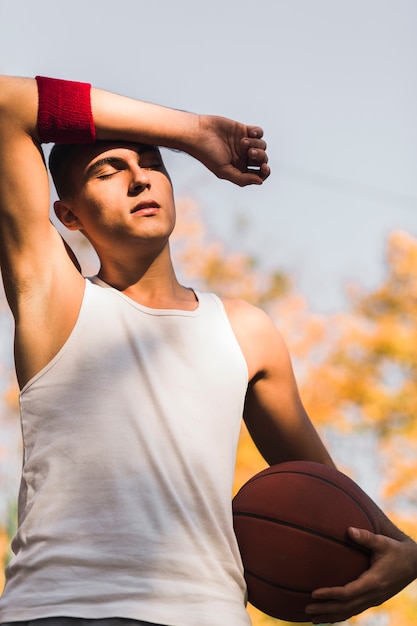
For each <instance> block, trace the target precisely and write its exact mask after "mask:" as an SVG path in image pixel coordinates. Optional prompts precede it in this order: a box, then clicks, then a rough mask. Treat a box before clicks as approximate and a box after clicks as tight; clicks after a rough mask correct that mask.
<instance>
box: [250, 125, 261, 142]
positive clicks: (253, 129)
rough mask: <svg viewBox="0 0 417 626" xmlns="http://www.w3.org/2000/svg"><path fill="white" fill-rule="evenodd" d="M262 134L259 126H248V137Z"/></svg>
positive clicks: (256, 136)
mask: <svg viewBox="0 0 417 626" xmlns="http://www.w3.org/2000/svg"><path fill="white" fill-rule="evenodd" d="M263 136H264V131H263V129H262V128H261V127H260V126H248V137H252V138H258V139H261V137H263Z"/></svg>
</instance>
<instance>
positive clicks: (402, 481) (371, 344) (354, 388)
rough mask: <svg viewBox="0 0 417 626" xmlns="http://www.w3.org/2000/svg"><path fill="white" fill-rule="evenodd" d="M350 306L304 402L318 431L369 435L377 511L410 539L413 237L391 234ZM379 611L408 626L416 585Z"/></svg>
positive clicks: (416, 498)
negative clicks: (377, 474)
mask: <svg viewBox="0 0 417 626" xmlns="http://www.w3.org/2000/svg"><path fill="white" fill-rule="evenodd" d="M351 301H352V310H351V311H350V312H348V313H347V314H344V315H341V316H339V318H338V319H337V321H336V327H337V333H335V335H336V336H335V337H334V339H333V342H332V345H331V347H330V349H329V352H328V354H327V356H326V357H325V358H324V359H323V360H322V361H321V362H320V363H319V364H318V365H316V367H314V368H311V370H310V372H309V375H308V376H307V378H306V379H305V381H304V385H303V397H304V399H305V402H306V405H307V408H308V410H309V411H310V413H311V414H313V415H315V417H316V418H317V420H318V422H319V423H320V424H322V425H323V426H327V427H330V428H333V429H334V428H335V427H336V429H338V430H344V431H345V432H346V433H354V432H355V433H362V434H366V433H368V434H369V433H372V436H373V437H374V439H375V445H376V448H377V453H378V457H379V459H380V461H379V463H380V466H381V467H382V468H383V472H382V475H381V493H380V497H381V502H382V505H383V508H384V509H385V511H386V512H387V513H388V514H389V516H390V517H391V518H392V519H393V520H394V521H395V522H396V523H397V524H398V525H399V526H400V527H401V528H403V529H404V530H405V531H406V532H408V533H409V534H410V535H411V536H413V537H414V538H417V522H416V514H415V511H416V505H417V445H416V444H417V419H416V411H417V409H416V407H417V352H416V351H417V239H416V238H414V237H412V236H411V235H409V234H407V233H404V232H394V233H392V234H391V236H390V237H389V239H388V243H387V251H386V275H385V277H384V279H383V281H382V282H381V284H380V285H379V286H378V287H377V288H376V289H374V290H372V291H370V292H369V293H367V292H365V291H363V290H361V289H359V288H358V287H355V288H351ZM380 610H381V611H384V612H386V613H388V615H389V619H390V621H389V624H398V623H400V624H401V626H408V625H410V626H411V624H415V623H416V619H417V590H416V588H415V585H412V586H410V587H409V588H408V589H407V590H405V591H403V592H402V593H401V594H400V595H399V596H397V597H396V598H394V599H392V600H391V601H390V602H389V603H387V604H386V605H384V607H382V608H381V609H380Z"/></svg>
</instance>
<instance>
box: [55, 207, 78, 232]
mask: <svg viewBox="0 0 417 626" xmlns="http://www.w3.org/2000/svg"><path fill="white" fill-rule="evenodd" d="M54 211H55V215H56V216H57V218H58V219H59V221H60V222H61V223H62V224H63V225H64V226H65V227H66V228H68V230H81V229H82V227H83V225H82V223H81V221H80V220H79V219H78V217H77V216H76V214H75V213H74V212H73V210H72V209H71V207H70V205H69V203H68V202H67V201H64V200H56V201H55V202H54Z"/></svg>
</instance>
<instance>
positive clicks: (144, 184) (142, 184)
mask: <svg viewBox="0 0 417 626" xmlns="http://www.w3.org/2000/svg"><path fill="white" fill-rule="evenodd" d="M150 186H151V183H150V178H149V172H148V170H147V169H144V168H142V167H140V166H139V165H135V166H134V167H133V169H132V176H131V180H130V184H129V192H130V193H132V194H137V193H140V192H141V191H142V190H143V189H146V188H148V189H149V188H150Z"/></svg>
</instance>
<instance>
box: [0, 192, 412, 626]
mask: <svg viewBox="0 0 417 626" xmlns="http://www.w3.org/2000/svg"><path fill="white" fill-rule="evenodd" d="M177 205H178V224H177V229H176V231H175V234H174V237H173V239H172V249H173V256H174V259H175V261H176V265H177V268H179V272H178V274H179V279H180V281H181V282H183V283H184V284H186V285H192V286H194V287H195V288H197V289H202V290H211V291H215V292H216V293H218V294H219V295H227V296H232V297H239V298H244V299H246V300H248V301H250V302H253V303H254V304H257V305H259V306H262V307H263V308H264V309H265V310H266V311H267V312H268V313H269V314H270V315H271V317H272V319H273V320H274V321H275V323H276V325H277V327H278V328H279V329H280V331H281V332H282V334H283V336H284V338H285V340H286V342H287V344H288V346H289V349H290V352H291V354H292V357H293V363H294V369H295V371H296V376H297V379H298V381H299V385H300V389H301V394H302V397H303V400H304V403H305V405H306V408H307V410H308V412H309V414H310V416H311V417H312V419H313V422H314V423H315V425H316V426H317V428H318V429H319V431H320V433H321V435H322V436H323V438H324V439H325V441H326V442H327V444H328V446H329V448H330V451H331V453H332V455H333V457H334V458H335V460H336V462H337V463H338V465H339V467H340V468H341V469H342V470H343V471H345V472H346V473H348V474H350V475H351V476H352V478H354V480H356V481H357V482H359V483H360V484H361V486H362V487H363V488H365V490H367V491H368V492H369V491H370V490H371V493H370V495H371V496H372V497H374V499H376V500H377V502H378V503H379V504H380V505H381V506H382V508H384V510H385V511H386V512H387V513H388V514H389V516H390V517H391V518H392V519H393V520H394V521H395V522H396V523H398V525H399V526H400V527H401V528H402V529H404V530H405V531H406V532H408V533H409V534H411V535H412V536H413V537H414V538H417V520H416V505H417V420H416V419H415V414H414V413H415V407H416V406H417V357H416V351H417V239H415V238H413V237H412V236H411V235H409V234H407V233H404V232H395V233H392V234H391V236H390V237H389V239H388V241H387V249H386V258H385V265H386V267H385V276H384V278H383V280H382V282H381V284H380V285H379V286H378V287H377V288H376V289H374V290H371V291H369V292H365V291H362V290H361V289H360V287H358V286H353V287H351V288H350V302H351V306H350V308H349V310H348V311H345V312H343V313H340V314H337V315H317V314H314V313H313V312H312V311H310V310H309V308H308V305H307V303H306V301H305V299H304V298H303V297H302V295H301V294H299V293H297V290H296V287H295V285H294V284H293V283H292V281H291V278H290V277H289V276H287V275H284V274H283V273H281V272H279V271H265V270H262V269H260V268H259V267H258V265H257V263H256V259H251V258H249V257H248V256H247V255H245V254H242V253H240V252H230V251H229V250H228V249H226V247H225V245H224V244H223V243H222V242H221V241H218V240H213V239H212V238H210V237H209V235H208V233H207V230H206V227H205V225H204V222H203V220H202V217H201V213H200V209H199V207H198V206H197V205H196V203H195V202H194V201H193V200H191V199H183V200H181V201H180V202H178V203H177ZM66 238H67V239H69V241H70V244H71V245H72V246H73V248H74V249H75V251H76V253H77V256H78V257H79V259H80V261H81V262H82V265H83V270H84V272H85V273H86V274H87V275H88V274H92V273H94V271H95V268H94V264H95V262H96V261H95V256H94V254H93V253H92V252H91V250H90V248H89V247H88V246H87V245H86V243H85V242H84V240H80V239H78V238H73V234H70V236H69V237H68V234H66ZM0 314H1V315H2V317H1V318H0V323H1V324H2V332H3V341H5V333H6V334H10V332H11V330H10V329H11V325H10V320H9V319H8V318H7V317H4V315H7V314H4V312H3V313H2V312H1V310H0ZM3 319H4V324H3ZM8 341H9V343H10V344H11V343H12V340H11V338H9V339H8ZM0 358H2V359H3V360H4V361H5V364H4V367H3V370H2V371H1V372H0V373H1V380H2V381H3V382H2V386H1V387H0V389H1V390H2V392H3V402H2V409H1V411H0V420H1V424H0V427H1V431H0V442H1V443H0V486H1V489H2V494H3V508H1V509H0V511H2V518H1V519H0V527H1V529H0V560H1V561H2V562H3V563H4V562H5V561H6V559H7V557H8V544H9V539H10V534H12V532H13V529H14V524H15V510H14V507H15V504H14V500H13V498H11V499H10V496H9V494H10V491H9V490H8V489H7V485H6V483H8V482H10V480H11V479H10V476H9V473H8V472H9V470H7V468H9V467H12V471H13V472H14V473H15V475H16V476H17V478H15V489H17V485H18V482H17V480H18V467H19V463H20V458H19V455H20V450H19V446H20V444H19V432H20V431H19V426H18V410H17V409H18V402H17V400H18V392H17V387H16V383H15V381H14V379H13V378H11V377H10V369H11V362H10V356H6V357H3V355H1V357H0ZM5 433H6V434H5ZM363 442H366V449H365V453H364V452H363V450H364V448H363ZM265 466H266V464H265V462H264V461H263V459H262V458H261V457H260V455H259V453H258V452H257V450H256V448H255V447H254V445H253V444H252V441H251V439H250V437H249V435H248V433H247V431H246V429H245V427H244V426H242V432H241V439H240V446H239V452H238V460H237V467H236V479H235V488H234V489H235V491H236V490H237V489H238V488H239V487H240V486H241V485H242V484H243V483H244V482H245V481H246V480H247V479H248V478H249V477H250V476H252V475H253V474H254V473H256V472H257V471H259V470H260V469H263V468H264V467H265ZM370 474H371V476H370ZM367 481H368V482H367ZM364 483H365V484H364ZM14 493H15V491H14ZM0 571H1V570H0ZM1 586H2V579H1V578H0V588H1ZM249 610H250V613H251V616H252V619H253V624H254V626H272V625H273V624H283V622H280V621H279V620H274V619H272V618H269V617H267V616H265V615H263V614H262V613H260V612H259V611H256V610H255V609H253V608H252V607H249ZM416 620H417V590H416V586H415V584H414V585H411V586H410V587H409V588H408V589H406V590H404V591H403V592H402V593H401V594H399V595H398V596H397V597H395V598H393V599H392V600H391V601H389V602H388V603H386V604H385V605H384V606H382V607H378V608H375V609H372V610H370V611H367V612H366V613H365V614H364V615H362V616H359V617H358V618H355V619H352V620H350V621H349V623H352V624H353V623H359V624H363V626H365V625H366V626H373V625H375V626H376V625H378V626H379V625H383V626H394V625H395V626H397V625H398V624H400V625H401V626H411V625H412V624H413V626H414V625H415V623H416Z"/></svg>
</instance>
